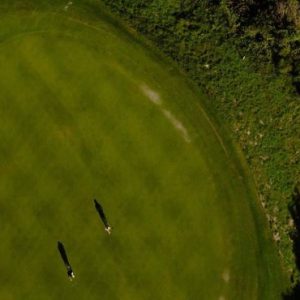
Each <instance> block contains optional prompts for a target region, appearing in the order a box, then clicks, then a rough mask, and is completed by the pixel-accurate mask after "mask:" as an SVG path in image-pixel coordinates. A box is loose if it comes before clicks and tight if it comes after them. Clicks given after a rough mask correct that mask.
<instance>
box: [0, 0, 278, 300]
mask: <svg viewBox="0 0 300 300" xmlns="http://www.w3.org/2000/svg"><path fill="white" fill-rule="evenodd" d="M25 2H26V1H25ZM49 2H50V1H49ZM82 2H87V1H82ZM90 3H93V1H90ZM95 3H96V1H95ZM1 9H2V10H3V11H4V8H1V7H0V10H1ZM5 11H6V9H5ZM0 41H1V42H0V66H1V68H0V120H1V121H0V124H1V126H0V139H1V143H0V178H1V180H0V208H1V210H0V218H1V223H0V224H1V247H0V254H1V263H0V284H1V289H0V299H1V300H11V299H17V300H19V299H20V300H21V299H22V300H27V299H28V300H48V299H49V300H50V299H75V300H77V299H87V300H88V299H106V300H114V299H121V300H135V299H137V300H143V299H153V300H158V299H162V300H168V299H174V300H183V299H187V300H198V299H199V300H200V299H209V300H210V299H216V300H227V299H251V300H252V299H264V300H265V299H272V300H273V299H280V294H281V292H283V290H282V289H283V283H282V280H283V275H282V272H281V269H280V263H279V259H278V257H277V254H276V253H275V248H274V245H273V243H272V241H271V239H270V236H269V233H268V229H267V225H266V222H265V220H264V218H263V217H262V212H261V209H260V207H259V204H258V200H257V198H256V194H255V189H254V186H253V183H252V180H251V178H250V177H249V175H248V171H247V169H246V167H245V164H244V162H243V158H242V157H240V155H239V152H238V150H236V149H235V146H234V145H233V144H232V143H231V142H230V140H229V139H228V137H227V133H226V130H225V129H224V128H221V126H220V124H218V123H217V122H216V121H215V120H214V116H213V114H212V113H211V112H209V111H208V110H207V108H206V107H207V105H208V103H209V101H208V100H205V98H204V97H203V95H202V94H201V93H200V92H199V91H198V89H197V88H195V87H194V86H193V85H192V84H191V83H190V82H189V81H188V80H187V79H186V78H185V77H184V76H183V75H182V74H180V73H179V72H178V70H177V69H176V67H174V66H173V65H172V64H171V63H170V62H168V61H167V60H166V59H165V58H162V57H161V56H160V55H159V54H157V53H156V51H155V50H153V49H151V47H150V46H146V44H145V42H143V41H141V40H140V38H138V37H136V36H135V34H131V33H128V32H127V31H126V29H125V28H123V27H122V26H121V25H119V24H118V22H117V21H115V20H114V19H113V18H112V17H111V16H108V15H107V14H106V13H105V12H104V11H103V8H102V7H101V5H96V4H95V5H94V6H88V5H87V6H83V5H82V7H80V6H78V4H76V3H75V4H74V5H70V7H67V8H66V7H65V6H64V5H61V6H57V7H55V8H53V9H50V8H44V9H41V10H33V9H32V10H31V9H30V6H29V8H26V7H25V8H24V7H23V8H22V9H17V8H11V9H8V10H7V11H6V12H5V13H1V19H0ZM94 198H97V199H98V200H99V201H100V202H101V204H102V205H103V207H104V209H105V212H106V214H107V217H108V219H109V222H110V224H111V225H112V227H113V229H112V234H111V235H107V234H106V232H105V231H104V228H103V225H102V224H101V221H100V219H99V217H98V215H97V212H96V210H95V208H94V203H93V199H94ZM57 241H62V242H63V243H64V245H65V247H66V250H67V252H68V258H69V260H70V263H71V264H72V267H73V270H74V273H75V275H76V277H75V279H74V280H73V281H72V282H70V281H69V280H68V278H67V275H66V270H65V267H64V265H63V263H62V261H61V259H60V257H59V253H58V250H57Z"/></svg>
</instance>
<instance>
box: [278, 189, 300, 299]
mask: <svg viewBox="0 0 300 300" xmlns="http://www.w3.org/2000/svg"><path fill="white" fill-rule="evenodd" d="M289 211H290V214H291V216H292V218H293V220H294V223H295V230H294V232H292V234H291V238H292V240H293V243H294V249H293V250H294V253H295V259H296V265H297V268H298V270H300V191H299V189H298V188H297V187H296V188H295V191H294V195H293V200H292V203H291V205H290V206H289ZM282 299H283V300H297V299H300V282H299V281H298V282H296V283H295V287H294V288H293V289H292V290H291V291H290V292H289V293H287V294H284V295H283V296H282Z"/></svg>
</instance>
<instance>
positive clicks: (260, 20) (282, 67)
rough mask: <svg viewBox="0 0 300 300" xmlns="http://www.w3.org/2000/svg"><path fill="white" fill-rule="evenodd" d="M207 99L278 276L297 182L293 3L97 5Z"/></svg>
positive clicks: (118, 0) (135, 0)
mask: <svg viewBox="0 0 300 300" xmlns="http://www.w3.org/2000/svg"><path fill="white" fill-rule="evenodd" d="M104 2H106V4H107V5H108V6H109V7H110V8H111V9H112V10H113V11H115V12H117V13H119V14H120V15H121V16H122V17H123V18H125V19H126V20H127V21H129V22H130V24H131V25H133V26H134V27H135V28H137V29H138V30H139V31H140V32H142V33H143V34H145V35H146V36H147V37H148V38H150V39H151V40H152V41H153V42H154V43H155V44H156V45H157V46H158V47H159V48H160V49H162V50H163V51H164V53H166V54H167V55H168V56H170V57H172V58H173V59H174V60H175V61H176V62H178V64H179V65H180V66H181V67H182V68H183V69H184V70H185V71H187V72H188V74H189V76H190V77H191V78H193V79H194V80H195V82H197V83H198V85H200V86H201V87H202V88H203V90H205V91H206V93H207V94H208V95H209V96H210V99H211V103H210V104H211V106H212V107H214V108H215V109H216V110H217V111H218V112H219V115H220V116H221V118H222V119H223V120H224V122H226V123H229V125H230V126H231V128H232V131H233V133H234V135H235V137H236V139H237V140H238V141H239V143H240V145H241V147H242V149H243V150H244V153H245V156H246V158H247V160H248V162H249V164H250V167H251V170H252V173H253V176H254V178H255V181H256V184H257V187H258V191H259V197H260V201H261V203H262V206H263V207H264V210H265V213H266V215H267V218H268V220H269V223H270V227H271V228H272V231H273V237H274V240H276V243H277V245H278V249H279V253H280V255H281V257H282V261H283V265H284V267H285V269H286V270H287V271H288V272H289V273H290V274H291V275H292V274H293V278H295V280H296V279H297V276H298V275H297V271H296V270H295V258H294V255H293V251H292V249H293V247H292V241H291V239H290V236H289V234H290V232H291V231H292V229H293V223H292V220H291V217H290V215H289V211H288V203H289V202H290V201H291V198H292V193H293V189H294V186H295V184H296V183H297V182H300V150H299V149H300V100H299V96H297V95H296V93H295V89H294V87H293V84H294V85H295V86H296V87H298V89H299V90H300V75H299V74H300V63H299V60H300V47H299V43H300V35H299V32H298V29H299V23H300V22H299V14H298V12H299V1H294V0H290V1H274V0H269V1H259V0H244V1H237V0H236V1H229V0H228V1H226V0H221V1H208V0H203V1H196V0H195V1H193V0H186V1H184V0H183V1H180V0H168V1H166V0H147V1H146V0H126V1H125V0H115V1H109V0H104Z"/></svg>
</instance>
